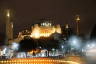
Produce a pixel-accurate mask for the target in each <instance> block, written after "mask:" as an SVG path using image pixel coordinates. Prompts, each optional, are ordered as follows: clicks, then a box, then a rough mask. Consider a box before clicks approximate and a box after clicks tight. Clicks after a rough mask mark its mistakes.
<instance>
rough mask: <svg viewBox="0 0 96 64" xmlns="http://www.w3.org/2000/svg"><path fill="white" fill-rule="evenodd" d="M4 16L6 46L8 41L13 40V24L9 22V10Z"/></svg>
mask: <svg viewBox="0 0 96 64" xmlns="http://www.w3.org/2000/svg"><path fill="white" fill-rule="evenodd" d="M5 14H6V44H8V43H9V40H12V39H13V22H12V21H11V11H10V9H7V10H6V13H5Z"/></svg>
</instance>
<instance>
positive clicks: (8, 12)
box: [6, 10, 10, 18]
mask: <svg viewBox="0 0 96 64" xmlns="http://www.w3.org/2000/svg"><path fill="white" fill-rule="evenodd" d="M6 16H7V17H8V18H9V17H10V10H7V14H6Z"/></svg>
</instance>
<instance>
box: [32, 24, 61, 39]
mask: <svg viewBox="0 0 96 64" xmlns="http://www.w3.org/2000/svg"><path fill="white" fill-rule="evenodd" d="M55 32H56V33H61V27H60V25H56V26H52V24H51V23H46V22H45V23H41V26H39V25H38V24H35V25H34V26H33V27H32V33H31V37H33V38H40V37H49V36H50V35H52V34H53V33H55Z"/></svg>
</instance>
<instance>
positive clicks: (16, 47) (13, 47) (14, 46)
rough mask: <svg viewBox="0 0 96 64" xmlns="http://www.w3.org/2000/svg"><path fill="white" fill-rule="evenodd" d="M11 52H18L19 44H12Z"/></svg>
mask: <svg viewBox="0 0 96 64" xmlns="http://www.w3.org/2000/svg"><path fill="white" fill-rule="evenodd" d="M11 48H12V49H13V50H18V48H19V44H18V43H12V47H11Z"/></svg>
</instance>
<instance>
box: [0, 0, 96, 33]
mask: <svg viewBox="0 0 96 64" xmlns="http://www.w3.org/2000/svg"><path fill="white" fill-rule="evenodd" d="M0 8H1V10H3V9H5V8H10V9H12V10H13V11H14V15H15V16H14V32H15V33H18V32H19V31H22V30H23V29H26V28H30V27H31V25H32V24H34V23H38V22H39V21H35V20H38V19H41V18H44V17H45V18H46V17H51V18H53V19H54V22H55V23H56V24H62V25H64V24H66V23H68V24H70V25H71V26H72V27H75V22H74V16H75V15H76V14H80V18H81V22H80V31H81V33H84V34H87V33H89V32H90V30H91V28H92V27H93V25H94V24H95V23H96V0H0ZM0 14H1V15H0V32H4V19H2V12H0ZM26 26H27V27H26Z"/></svg>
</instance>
